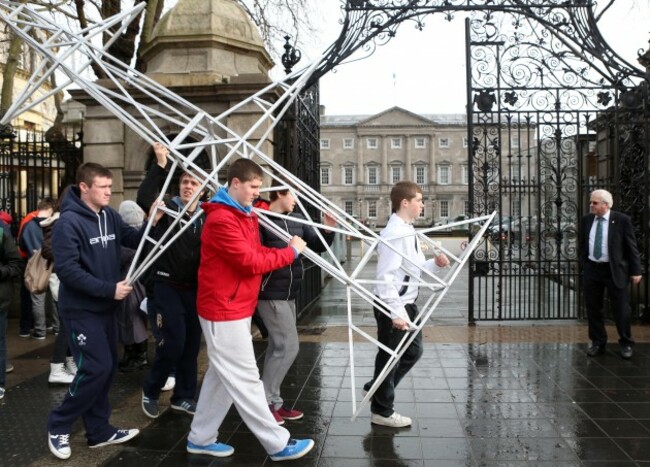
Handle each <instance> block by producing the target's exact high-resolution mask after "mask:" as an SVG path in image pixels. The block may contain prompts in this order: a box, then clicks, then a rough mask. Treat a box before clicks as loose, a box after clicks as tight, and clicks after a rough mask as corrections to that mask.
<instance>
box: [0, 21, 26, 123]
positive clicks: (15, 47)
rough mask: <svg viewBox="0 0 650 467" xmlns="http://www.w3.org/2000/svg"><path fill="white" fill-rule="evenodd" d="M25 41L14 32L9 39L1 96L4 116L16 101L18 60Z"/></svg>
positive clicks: (0, 110) (0, 102)
mask: <svg viewBox="0 0 650 467" xmlns="http://www.w3.org/2000/svg"><path fill="white" fill-rule="evenodd" d="M22 45H23V40H22V39H21V38H20V37H18V36H17V35H16V34H14V33H13V32H12V33H11V38H10V39H9V50H8V52H7V63H6V64H5V69H4V71H3V72H2V92H1V94H0V115H4V114H5V112H7V110H9V107H11V104H12V103H13V101H14V78H15V76H16V71H17V70H18V59H19V58H20V54H21V52H22Z"/></svg>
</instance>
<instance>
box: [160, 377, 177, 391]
mask: <svg viewBox="0 0 650 467" xmlns="http://www.w3.org/2000/svg"><path fill="white" fill-rule="evenodd" d="M175 386H176V377H175V376H170V377H169V378H167V381H165V385H164V386H163V387H162V388H160V390H161V391H171V390H172V389H174V387H175Z"/></svg>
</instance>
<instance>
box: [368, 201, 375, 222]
mask: <svg viewBox="0 0 650 467" xmlns="http://www.w3.org/2000/svg"><path fill="white" fill-rule="evenodd" d="M368 217H372V218H375V217H377V201H368Z"/></svg>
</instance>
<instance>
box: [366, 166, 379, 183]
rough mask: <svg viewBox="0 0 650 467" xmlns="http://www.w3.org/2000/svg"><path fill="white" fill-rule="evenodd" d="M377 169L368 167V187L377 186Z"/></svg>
mask: <svg viewBox="0 0 650 467" xmlns="http://www.w3.org/2000/svg"><path fill="white" fill-rule="evenodd" d="M378 175H379V168H378V167H368V185H377V184H378V183H379V176H378Z"/></svg>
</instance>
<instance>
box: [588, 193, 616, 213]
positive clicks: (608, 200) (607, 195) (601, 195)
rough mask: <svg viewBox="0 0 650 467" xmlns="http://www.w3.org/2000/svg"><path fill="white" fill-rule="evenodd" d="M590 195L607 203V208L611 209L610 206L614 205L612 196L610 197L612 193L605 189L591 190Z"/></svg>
mask: <svg viewBox="0 0 650 467" xmlns="http://www.w3.org/2000/svg"><path fill="white" fill-rule="evenodd" d="M591 196H594V197H596V198H598V199H600V200H601V201H602V202H603V203H605V204H606V205H607V207H608V208H609V209H612V206H614V198H613V197H612V194H611V193H610V192H609V191H607V190H594V191H592V192H591Z"/></svg>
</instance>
